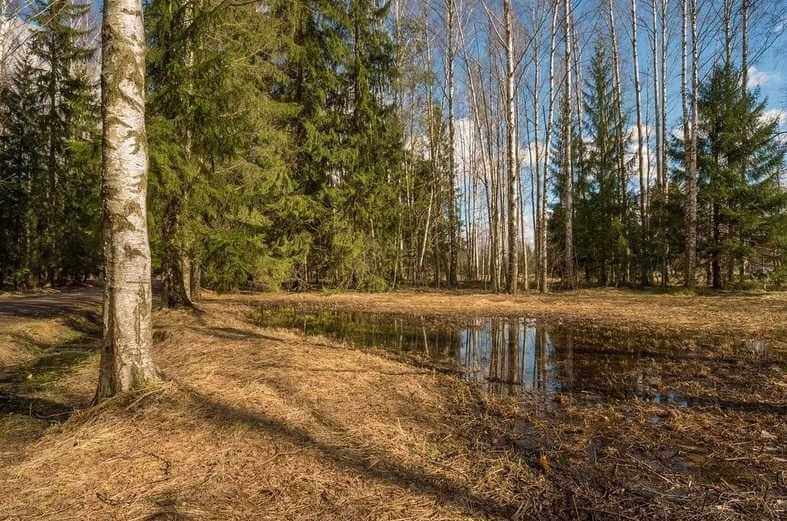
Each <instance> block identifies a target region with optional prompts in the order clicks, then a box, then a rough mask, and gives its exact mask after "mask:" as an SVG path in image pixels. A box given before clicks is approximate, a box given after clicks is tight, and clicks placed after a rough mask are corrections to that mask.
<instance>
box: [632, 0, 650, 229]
mask: <svg viewBox="0 0 787 521" xmlns="http://www.w3.org/2000/svg"><path fill="white" fill-rule="evenodd" d="M631 50H632V54H633V62H634V63H633V65H634V97H635V101H636V110H637V169H638V172H639V192H640V193H639V213H640V218H641V220H642V226H643V228H644V227H645V223H646V221H647V216H646V214H645V200H646V197H647V191H648V186H647V183H646V182H645V143H644V140H643V138H644V136H643V135H642V134H643V132H642V130H643V128H642V103H641V98H642V94H641V93H642V89H641V86H640V83H639V58H638V54H637V0H631Z"/></svg>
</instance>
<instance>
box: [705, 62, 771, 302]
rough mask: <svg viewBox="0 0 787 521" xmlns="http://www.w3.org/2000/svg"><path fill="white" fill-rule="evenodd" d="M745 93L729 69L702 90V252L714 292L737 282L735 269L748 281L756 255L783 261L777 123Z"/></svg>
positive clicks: (717, 73)
mask: <svg viewBox="0 0 787 521" xmlns="http://www.w3.org/2000/svg"><path fill="white" fill-rule="evenodd" d="M740 85H741V83H740V74H739V73H738V72H737V71H736V70H735V69H734V68H733V67H732V66H730V65H725V66H721V67H716V68H715V69H714V70H713V73H712V74H711V76H710V78H709V79H708V81H707V82H706V83H705V84H704V85H703V86H702V88H701V89H700V98H699V111H700V125H699V133H700V143H699V150H698V153H699V156H700V158H699V162H700V171H699V201H700V209H701V212H703V214H702V216H701V219H700V222H701V223H704V226H703V227H704V228H705V230H704V231H705V233H704V234H703V235H704V240H703V241H702V243H701V251H702V252H703V254H704V256H705V257H706V259H707V260H708V261H709V263H710V283H711V285H712V286H713V287H714V288H721V287H723V286H724V285H725V282H726V283H727V284H729V283H731V282H732V281H733V280H732V278H733V272H734V267H735V265H736V264H737V265H738V266H739V269H740V273H741V274H743V273H744V271H745V264H746V262H747V260H748V261H752V260H754V259H753V258H752V257H753V255H754V254H755V253H760V254H762V253H764V252H765V250H768V249H771V250H772V249H773V248H776V253H777V255H780V256H783V255H784V250H783V249H782V251H781V252H779V251H778V248H779V243H780V242H782V241H783V237H780V232H783V230H784V228H785V219H787V214H785V208H787V206H785V205H786V204H787V198H786V194H785V192H784V191H783V190H782V189H781V188H780V187H779V184H778V183H779V182H778V176H779V173H780V171H781V167H782V164H783V161H784V150H783V148H782V147H780V146H779V143H778V142H777V140H776V134H777V129H778V127H777V124H778V122H777V121H774V120H770V121H769V120H767V119H766V118H765V117H764V111H765V102H764V101H759V100H758V99H757V94H756V93H754V92H751V91H748V90H742V89H741V87H740ZM782 244H783V243H782ZM724 264H726V268H727V270H726V273H723V272H722V270H723V268H724Z"/></svg>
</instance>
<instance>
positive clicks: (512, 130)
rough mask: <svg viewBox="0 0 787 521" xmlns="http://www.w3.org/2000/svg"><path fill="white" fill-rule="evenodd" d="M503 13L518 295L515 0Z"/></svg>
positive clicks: (512, 276) (511, 289)
mask: <svg viewBox="0 0 787 521" xmlns="http://www.w3.org/2000/svg"><path fill="white" fill-rule="evenodd" d="M503 11H504V14H503V16H504V17H505V32H506V42H505V46H506V88H505V94H506V127H507V129H508V132H507V142H506V156H507V158H506V161H507V166H508V176H507V177H508V183H507V184H508V287H507V289H508V293H510V294H511V295H516V294H517V291H518V281H519V258H518V257H519V255H518V248H517V210H518V207H519V197H518V195H519V194H518V191H517V166H518V165H517V161H516V146H517V132H516V131H517V129H516V96H515V93H514V60H515V58H514V28H513V21H512V16H511V0H503Z"/></svg>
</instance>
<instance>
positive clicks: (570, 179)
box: [563, 0, 576, 288]
mask: <svg viewBox="0 0 787 521" xmlns="http://www.w3.org/2000/svg"><path fill="white" fill-rule="evenodd" d="M563 5H564V7H565V13H564V20H563V28H564V34H565V37H566V42H565V64H564V66H565V76H566V78H565V79H566V83H565V88H566V92H565V96H566V98H565V99H566V106H565V111H566V115H567V118H566V125H567V126H568V128H567V129H566V143H565V150H564V155H565V158H564V160H565V165H564V170H565V171H564V172H563V175H564V177H565V181H564V187H563V211H564V212H565V223H564V224H565V243H566V244H565V252H564V257H565V258H564V262H565V280H564V284H565V285H566V287H569V288H574V287H575V285H576V282H575V279H574V223H573V220H574V208H573V207H574V204H573V199H574V174H573V172H572V163H573V157H572V149H571V146H572V143H571V138H572V135H571V134H572V132H573V129H572V117H571V113H572V111H571V68H572V62H571V47H572V43H571V8H570V6H571V3H570V2H569V0H564V2H563Z"/></svg>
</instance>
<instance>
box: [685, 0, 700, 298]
mask: <svg viewBox="0 0 787 521" xmlns="http://www.w3.org/2000/svg"><path fill="white" fill-rule="evenodd" d="M687 1H690V2H691V125H690V127H689V132H690V135H689V147H688V155H689V161H688V164H687V167H688V168H687V170H688V171H687V175H686V178H687V179H686V185H687V186H686V199H687V200H686V286H688V287H690V288H693V287H694V285H695V284H696V278H695V277H696V269H697V89H698V87H699V79H698V75H699V70H698V69H699V45H698V42H697V0H683V12H684V16H683V24H684V27H685V25H686V2H687ZM684 32H685V30H684Z"/></svg>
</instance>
